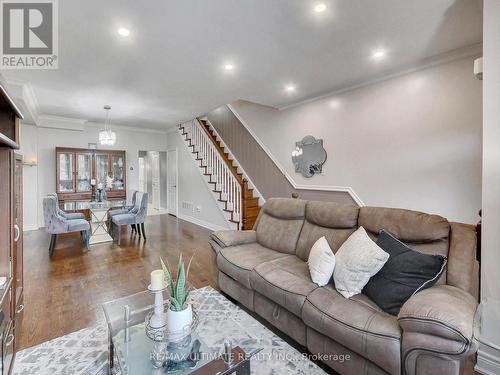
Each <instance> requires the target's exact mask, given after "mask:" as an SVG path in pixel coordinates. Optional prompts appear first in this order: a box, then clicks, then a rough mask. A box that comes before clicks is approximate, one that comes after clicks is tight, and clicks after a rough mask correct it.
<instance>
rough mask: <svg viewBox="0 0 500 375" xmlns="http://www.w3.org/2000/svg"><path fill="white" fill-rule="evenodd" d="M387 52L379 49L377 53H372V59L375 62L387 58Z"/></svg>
mask: <svg viewBox="0 0 500 375" xmlns="http://www.w3.org/2000/svg"><path fill="white" fill-rule="evenodd" d="M386 54H387V53H386V52H385V51H384V50H383V49H378V50H376V51H373V53H372V59H374V60H382V59H383V58H385V56H386Z"/></svg>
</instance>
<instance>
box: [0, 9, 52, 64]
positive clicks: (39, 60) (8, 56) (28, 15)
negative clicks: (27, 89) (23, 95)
mask: <svg viewBox="0 0 500 375" xmlns="http://www.w3.org/2000/svg"><path fill="white" fill-rule="evenodd" d="M0 20H1V25H2V26H1V28H0V31H1V33H2V35H1V38H0V41H1V47H0V49H1V51H0V68H1V69H57V57H58V28H57V26H58V23H57V21H58V20H57V0H2V1H1V2H0Z"/></svg>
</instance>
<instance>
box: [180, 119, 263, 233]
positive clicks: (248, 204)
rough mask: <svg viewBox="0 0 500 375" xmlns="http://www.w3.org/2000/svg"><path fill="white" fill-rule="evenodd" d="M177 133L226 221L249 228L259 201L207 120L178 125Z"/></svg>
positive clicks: (240, 227)
mask: <svg viewBox="0 0 500 375" xmlns="http://www.w3.org/2000/svg"><path fill="white" fill-rule="evenodd" d="M179 130H180V132H181V135H182V136H183V137H184V140H185V142H186V144H187V146H188V148H189V150H190V152H191V153H192V154H193V156H194V159H195V160H196V162H197V163H198V166H199V168H200V169H201V172H202V174H203V175H204V176H205V177H206V180H207V182H208V184H209V186H210V189H211V190H212V193H213V194H214V196H215V199H216V200H217V201H218V202H219V206H220V207H221V209H222V210H223V211H224V213H225V215H226V218H227V219H228V221H229V222H230V223H232V224H233V226H234V227H235V228H236V229H252V228H253V226H254V224H255V221H256V220H257V216H258V214H259V211H260V207H259V198H258V197H256V196H254V189H252V188H249V186H248V180H247V179H246V178H245V177H244V175H243V173H242V172H241V171H240V170H239V169H238V166H237V165H235V161H234V160H232V159H231V158H230V156H229V153H228V152H227V151H226V150H225V148H224V146H222V144H221V142H220V140H218V137H217V134H216V133H215V131H214V130H213V129H212V128H211V127H210V124H209V123H208V121H206V120H203V119H194V120H192V121H188V122H186V123H184V124H181V125H179Z"/></svg>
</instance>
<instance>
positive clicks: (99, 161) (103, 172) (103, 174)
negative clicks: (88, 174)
mask: <svg viewBox="0 0 500 375" xmlns="http://www.w3.org/2000/svg"><path fill="white" fill-rule="evenodd" d="M95 168H96V170H95V178H96V182H97V188H98V189H99V188H102V189H110V188H111V186H107V185H111V183H109V184H108V180H107V179H108V172H109V155H104V154H97V155H96V156H95ZM99 184H102V186H100V185H99Z"/></svg>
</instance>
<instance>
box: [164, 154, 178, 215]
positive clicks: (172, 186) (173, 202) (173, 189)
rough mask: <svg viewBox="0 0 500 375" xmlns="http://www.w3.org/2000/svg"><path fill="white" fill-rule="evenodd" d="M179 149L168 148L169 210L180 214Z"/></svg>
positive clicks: (174, 213) (170, 212)
mask: <svg viewBox="0 0 500 375" xmlns="http://www.w3.org/2000/svg"><path fill="white" fill-rule="evenodd" d="M177 192H178V188H177V149H176V148H175V149H172V150H167V211H168V213H169V214H171V215H174V216H178V215H179V213H178V204H177V202H178V195H177Z"/></svg>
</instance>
